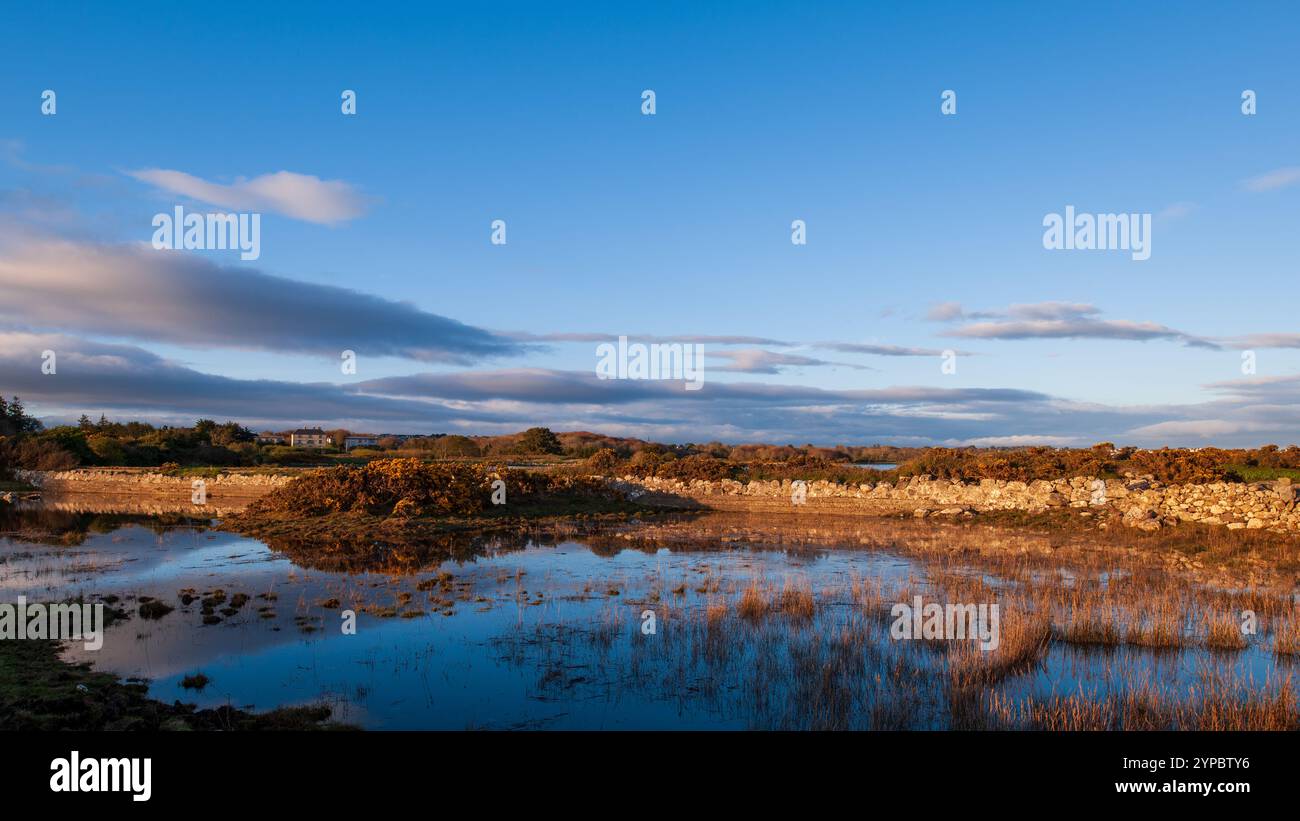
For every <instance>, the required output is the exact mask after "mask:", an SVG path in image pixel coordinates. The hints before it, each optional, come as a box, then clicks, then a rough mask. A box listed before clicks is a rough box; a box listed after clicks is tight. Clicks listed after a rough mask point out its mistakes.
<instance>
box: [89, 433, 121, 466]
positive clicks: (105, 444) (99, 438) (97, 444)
mask: <svg viewBox="0 0 1300 821" xmlns="http://www.w3.org/2000/svg"><path fill="white" fill-rule="evenodd" d="M86 441H87V444H88V445H89V446H90V450H91V451H92V452H93V453H94V454H95V459H96V460H97V461H99V463H100V464H103V465H121V464H124V463H125V461H126V449H125V448H123V447H122V443H121V442H119V441H117V440H116V439H114V438H113V437H112V436H108V435H107V434H103V433H97V434H95V435H94V436H91V437H90V438H89V439H88V440H86Z"/></svg>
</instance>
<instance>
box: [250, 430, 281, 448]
mask: <svg viewBox="0 0 1300 821" xmlns="http://www.w3.org/2000/svg"><path fill="white" fill-rule="evenodd" d="M257 444H259V445H283V444H285V441H284V434H283V433H272V432H271V431H269V430H265V431H262V432H261V433H259V434H257Z"/></svg>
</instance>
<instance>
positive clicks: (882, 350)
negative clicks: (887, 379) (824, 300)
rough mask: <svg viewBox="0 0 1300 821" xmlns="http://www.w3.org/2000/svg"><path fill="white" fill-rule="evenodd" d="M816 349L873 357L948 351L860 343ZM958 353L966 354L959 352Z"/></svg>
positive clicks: (826, 344)
mask: <svg viewBox="0 0 1300 821" xmlns="http://www.w3.org/2000/svg"><path fill="white" fill-rule="evenodd" d="M813 347H815V348H823V349H825V350H828V351H839V352H840V353H862V354H870V355H872V356H943V355H944V354H945V353H947V351H945V350H942V349H939V348H911V347H905V346H902V345H870V344H866V343H859V342H816V343H814V344H813ZM957 353H963V354H964V353H965V352H961V351H958V352H957ZM967 355H968V354H967Z"/></svg>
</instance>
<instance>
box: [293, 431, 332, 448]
mask: <svg viewBox="0 0 1300 821" xmlns="http://www.w3.org/2000/svg"><path fill="white" fill-rule="evenodd" d="M290 441H291V442H292V444H293V446H294V447H295V448H327V447H329V446H330V435H329V434H328V433H326V432H325V431H323V430H321V429H320V428H298V429H297V430H296V431H294V432H293V433H292V434H290Z"/></svg>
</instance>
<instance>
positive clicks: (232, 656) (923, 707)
mask: <svg viewBox="0 0 1300 821" xmlns="http://www.w3.org/2000/svg"><path fill="white" fill-rule="evenodd" d="M0 531H3V532H5V533H8V534H10V535H8V536H5V537H4V538H0V596H2V597H3V599H4V600H5V601H12V600H14V599H16V597H17V596H19V595H24V596H26V597H27V598H28V599H29V600H55V599H64V598H67V597H70V596H71V597H75V596H86V597H96V596H98V597H103V596H116V597H118V599H119V600H118V602H117V604H118V606H121V607H124V608H125V609H127V610H128V611H132V612H133V616H132V617H131V618H130V619H129V620H127V621H125V622H122V623H119V624H116V625H114V626H112V627H110V628H109V629H108V632H107V634H106V637H105V642H104V646H103V648H102V649H100V650H98V651H94V652H91V651H86V650H84V649H82V648H81V647H80V645H76V644H74V645H71V646H70V647H69V649H68V650H67V651H66V655H67V657H68V658H72V659H84V660H88V661H91V662H93V663H94V664H95V665H96V667H97V668H99V669H102V670H108V671H112V672H114V673H116V674H118V675H120V676H123V677H139V678H144V679H148V680H149V681H150V693H151V695H152V696H153V697H155V698H158V699H161V700H163V701H167V702H171V701H172V700H176V699H179V700H181V701H185V702H193V703H197V704H199V705H203V706H213V705H219V704H232V705H235V706H240V707H247V708H252V709H269V708H272V707H277V706H285V705H296V704H307V703H318V702H322V701H324V702H327V703H329V704H331V705H332V706H333V707H334V708H335V717H336V718H338V719H340V720H343V721H347V722H351V723H356V724H360V725H362V726H365V727H369V728H384V729H397V728H450V729H460V728H479V727H483V728H521V727H523V728H748V727H791V728H807V727H820V726H832V727H845V726H847V727H875V726H911V727H936V726H939V727H941V726H944V724H945V720H946V719H945V711H946V710H947V708H948V705H947V704H946V702H945V696H944V694H943V692H942V688H940V687H938V686H937V685H934V686H930V685H927V684H926V681H927V676H931V675H933V674H934V673H935V671H936V669H938V667H937V665H941V662H942V657H941V655H936V654H933V653H928V652H924V651H922V652H918V651H916V650H915V648H913V647H903V646H900V645H906V644H908V643H907V642H902V643H900V642H893V641H891V640H890V639H889V635H888V628H889V619H888V618H887V617H885V616H884V615H883V614H881V613H879V612H873V611H872V610H871V609H870V608H864V607H863V606H862V605H861V603H860V597H859V596H858V595H857V593H856V592H855V590H856V589H857V588H858V587H860V586H862V585H864V584H866V585H875V586H878V587H880V588H882V589H890V590H893V591H895V592H894V593H893V594H892V595H893V596H894V598H893V599H890V601H905V600H907V599H906V598H903V597H902V594H901V593H899V592H897V591H900V590H903V589H904V588H905V589H907V590H909V591H913V592H916V591H925V590H927V589H928V588H927V584H928V580H927V569H926V567H925V566H923V565H921V564H919V563H917V562H916V561H915V560H913V559H911V558H909V557H907V556H905V555H903V553H902V552H898V551H891V550H889V549H880V548H876V547H871V548H867V547H863V546H861V545H859V544H856V543H854V542H852V541H848V540H845V541H842V542H839V543H828V544H826V545H824V546H820V547H808V546H806V545H800V546H797V547H794V546H791V545H789V544H787V543H785V541H786V540H782V539H777V538H773V539H772V540H771V542H770V543H767V544H764V543H763V542H762V540H760V541H759V543H757V544H755V543H753V542H752V541H751V542H746V543H744V544H741V543H734V542H730V541H728V540H726V539H725V538H723V539H718V538H710V539H703V540H701V542H700V543H699V544H691V545H683V544H682V543H680V542H672V543H668V542H663V543H660V542H658V541H657V540H656V539H655V538H653V537H645V536H644V534H640V533H638V531H637V528H636V527H632V528H631V529H630V532H621V533H615V534H601V535H599V536H596V535H590V536H582V537H571V538H565V537H554V538H541V537H537V536H527V537H525V536H520V537H513V538H507V539H497V540H494V541H492V542H491V543H479V544H475V545H471V546H468V547H466V548H465V549H463V550H458V551H449V552H448V553H449V555H447V557H444V558H439V557H437V556H434V557H432V558H430V559H429V561H428V562H427V563H425V564H424V565H423V566H420V567H418V568H408V569H407V570H408V571H409V572H402V573H393V572H378V571H377V570H367V569H365V568H361V569H353V570H351V571H349V572H343V571H337V570H321V569H313V568H311V567H306V566H304V565H303V563H295V561H293V560H292V559H291V558H290V555H291V554H292V555H297V554H296V553H295V552H294V551H289V553H284V552H278V551H276V550H273V549H271V548H270V547H268V546H267V545H266V544H263V543H261V542H259V541H257V540H253V539H248V538H244V537H241V536H238V535H233V534H230V533H224V532H220V531H215V530H212V529H211V528H210V522H209V521H208V520H204V519H193V518H189V517H187V516H184V515H155V516H139V515H104V514H90V513H74V512H59V511H49V510H40V509H29V510H24V511H17V512H15V511H13V510H9V511H7V512H5V513H4V514H3V515H2V517H0ZM38 533H39V534H40V535H38ZM451 554H454V555H455V556H456V557H455V558H452V557H451ZM447 574H449V576H448V575H447ZM440 579H441V580H440ZM756 585H764V586H767V587H769V588H770V589H771V590H773V591H775V592H779V591H781V590H783V589H808V590H810V591H812V593H813V595H814V597H815V600H816V614H815V616H814V617H812V618H811V619H808V620H798V619H791V618H785V617H783V616H774V617H770V618H767V619H764V620H761V621H748V620H745V619H742V618H740V617H739V616H738V615H737V611H736V605H737V603H738V601H739V600H740V598H741V597H742V595H743V594H744V591H745V589H746V588H749V587H752V586H756ZM422 587H423V588H425V589H420V588H422ZM191 589H192V590H193V591H194V592H195V594H196V595H201V594H207V593H211V592H213V591H216V590H218V589H219V590H221V591H224V593H225V596H226V603H227V604H228V603H229V601H230V600H231V598H233V597H234V596H235V594H239V593H242V594H245V595H246V596H247V597H248V601H247V603H246V604H243V605H242V606H241V607H240V608H239V609H238V611H237V612H235V613H233V614H230V615H224V614H220V606H218V608H217V613H218V614H220V618H221V621H220V622H219V623H216V624H207V625H205V624H203V619H202V614H201V612H200V606H201V604H200V602H199V601H195V602H193V603H191V604H190V605H189V606H182V605H181V602H180V600H179V596H180V595H181V593H182V591H186V590H191ZM141 596H148V597H154V598H157V599H160V600H162V601H165V602H168V603H170V604H171V605H173V606H175V607H176V610H175V611H174V612H172V613H170V614H168V615H166V616H164V617H163V618H161V619H159V620H156V621H151V620H145V619H143V618H140V617H139V616H138V615H134V611H135V610H136V608H137V606H138V599H139V597H141ZM330 600H337V602H338V603H337V605H334V606H329V605H330V604H332V603H331V602H330ZM711 606H712V607H713V608H714V609H715V610H716V611H718V612H720V613H724V615H720V616H718V617H717V618H715V619H712V620H711V619H710V618H709V615H708V613H709V609H710V607H711ZM345 610H347V611H352V612H354V613H355V614H356V632H355V635H351V634H345V633H344V632H343V630H342V624H343V622H344V619H343V611H345ZM647 614H649V616H648V615H647ZM651 617H652V618H653V627H654V630H653V632H651V631H649V630H647V624H648V619H649V618H651ZM1225 664H1226V665H1227V666H1228V668H1230V669H1229V670H1228V672H1230V673H1231V674H1233V675H1234V676H1237V677H1239V678H1241V677H1244V678H1253V679H1259V680H1264V679H1268V678H1269V677H1271V676H1273V675H1274V674H1275V672H1277V671H1276V669H1275V662H1274V661H1273V657H1272V655H1271V653H1268V652H1267V651H1266V649H1265V648H1263V647H1259V646H1252V648H1251V649H1250V650H1248V651H1246V652H1243V653H1238V654H1234V655H1233V656H1231V657H1230V658H1228V659H1227V660H1226V661H1225V660H1216V658H1215V657H1212V656H1209V655H1207V654H1205V653H1200V652H1184V653H1177V654H1174V655H1169V654H1153V653H1150V652H1145V651H1140V650H1137V649H1134V648H1121V649H1119V650H1117V651H1113V652H1108V653H1105V654H1098V653H1089V652H1083V651H1080V650H1079V649H1077V648H1075V647H1071V646H1063V645H1053V647H1052V649H1051V650H1050V652H1049V654H1048V656H1047V658H1046V660H1045V661H1044V662H1043V663H1041V664H1039V665H1037V666H1036V667H1035V668H1034V669H1032V670H1029V671H1026V672H1024V673H1023V674H1020V675H1018V676H1016V677H1014V678H1012V679H1011V680H1009V681H1008V682H1006V684H1005V685H1004V687H1005V689H1006V691H1007V693H1009V694H1011V695H1012V696H1017V695H1024V694H1026V693H1036V694H1054V693H1055V694H1075V693H1079V692H1092V693H1104V692H1106V691H1107V690H1108V689H1110V688H1112V687H1116V686H1119V685H1120V684H1124V686H1130V685H1131V684H1132V683H1133V682H1134V681H1136V680H1141V681H1157V682H1159V683H1160V684H1161V685H1162V686H1168V687H1173V688H1185V687H1186V686H1189V685H1191V684H1193V683H1194V682H1195V681H1197V680H1198V679H1199V678H1200V677H1202V676H1204V675H1205V671H1206V667H1207V665H1211V666H1213V665H1219V666H1222V665H1225ZM828 671H830V672H828ZM197 672H202V673H204V674H205V675H206V676H208V678H209V679H210V680H211V683H210V684H209V685H208V686H207V687H206V688H205V689H203V690H202V691H196V690H192V689H184V688H182V686H181V680H182V678H183V677H185V676H186V675H189V674H193V673H197Z"/></svg>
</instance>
